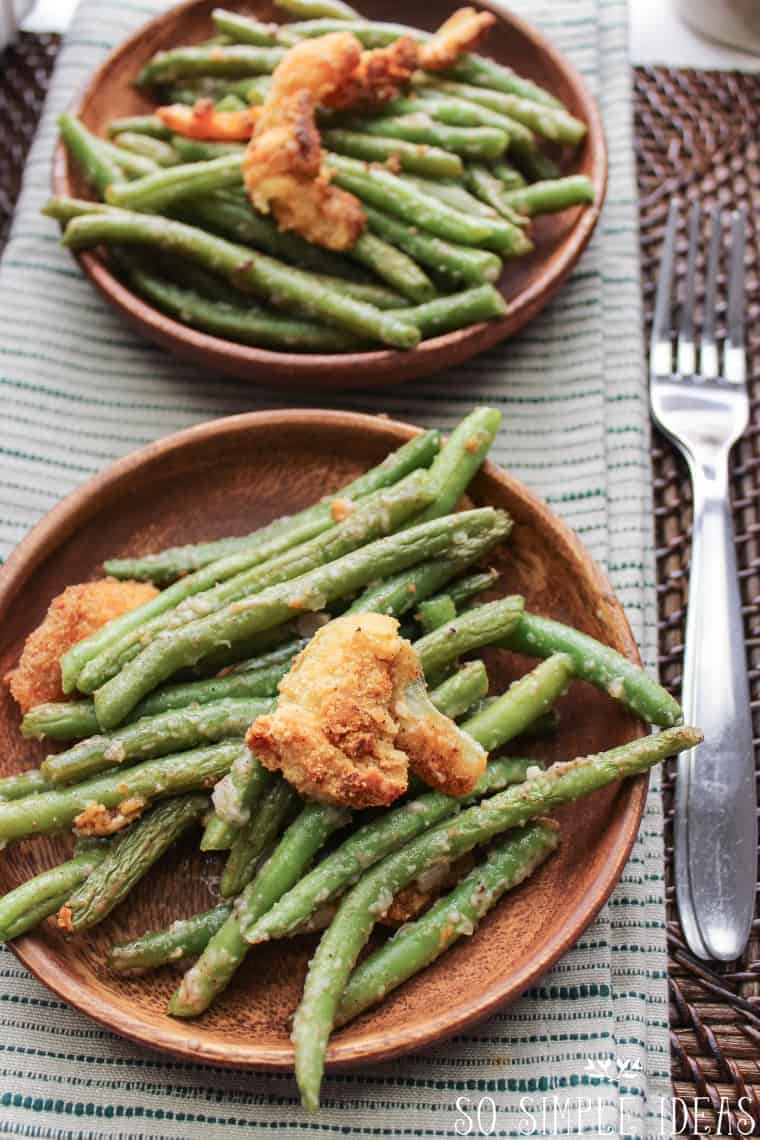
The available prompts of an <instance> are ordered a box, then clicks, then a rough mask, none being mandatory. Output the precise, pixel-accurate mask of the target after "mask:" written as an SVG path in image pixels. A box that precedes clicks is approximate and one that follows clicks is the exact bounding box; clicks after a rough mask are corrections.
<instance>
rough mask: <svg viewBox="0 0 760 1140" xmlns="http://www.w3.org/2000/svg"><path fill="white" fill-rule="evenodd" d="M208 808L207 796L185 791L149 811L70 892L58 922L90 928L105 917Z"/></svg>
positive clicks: (69, 928)
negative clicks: (189, 793) (189, 794)
mask: <svg viewBox="0 0 760 1140" xmlns="http://www.w3.org/2000/svg"><path fill="white" fill-rule="evenodd" d="M207 808H208V800H207V798H206V797H205V796H183V797H179V798H177V799H174V800H168V801H167V802H166V803H162V804H159V805H158V806H157V807H155V808H152V809H151V811H149V812H146V814H145V815H144V816H143V817H142V818H141V819H139V820H138V821H137V823H135V824H134V825H133V826H132V827H130V828H129V829H128V830H127V831H125V832H124V835H123V836H121V838H119V839H117V840H115V842H114V843H113V844H112V845H111V846H109V848H108V852H107V854H106V856H105V858H104V859H102V860H101V862H100V863H99V864H98V866H97V867H96V868H95V869H94V870H93V871H92V873H91V874H90V875H89V876H88V877H87V879H85V881H84V882H83V883H82V884H81V886H79V887H78V888H77V889H76V890H75V891H74V893H73V894H71V895H70V896H69V898H68V901H67V902H66V905H65V906H64V907H63V908H62V910H61V912H60V915H59V924H60V925H63V926H64V927H65V929H67V930H88V929H89V928H90V927H92V926H95V925H97V923H99V922H102V921H103V919H104V918H106V916H107V915H109V914H110V913H111V911H112V910H113V909H114V908H115V907H116V906H118V904H119V903H120V902H122V901H123V899H125V898H126V897H127V895H128V894H129V892H130V891H131V890H132V888H133V887H134V886H135V885H136V884H137V883H139V881H140V879H142V878H143V877H144V876H145V875H146V874H147V873H148V871H150V869H151V867H152V866H153V864H154V863H156V862H157V861H158V860H159V859H160V858H161V856H162V855H163V854H164V852H165V851H167V850H168V849H169V847H171V845H172V844H173V843H174V842H175V840H177V839H178V838H179V836H180V835H181V834H182V832H183V831H185V830H186V829H187V828H188V827H190V826H191V825H192V824H194V823H197V822H198V820H199V819H200V817H201V815H202V814H203V812H204V811H206V809H207Z"/></svg>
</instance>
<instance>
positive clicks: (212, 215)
mask: <svg viewBox="0 0 760 1140" xmlns="http://www.w3.org/2000/svg"><path fill="white" fill-rule="evenodd" d="M182 217H183V219H184V220H187V221H189V222H190V223H191V224H193V225H199V226H201V228H205V229H209V230H211V231H212V232H215V233H219V234H221V235H222V236H223V237H227V238H229V239H230V240H231V241H239V242H242V243H243V244H245V245H252V246H253V247H254V248H255V249H261V250H263V251H264V253H268V254H270V255H271V256H272V257H278V258H280V259H282V260H283V261H292V262H293V264H295V265H298V266H300V267H302V268H303V269H309V270H311V271H312V272H314V273H330V274H333V275H334V276H336V277H338V276H347V275H348V273H350V271H351V270H352V268H353V266H352V265H351V262H350V261H348V260H347V259H346V257H344V256H342V255H341V254H338V253H334V252H333V251H332V250H329V249H323V248H322V247H321V246H317V245H313V244H312V243H311V242H309V241H307V240H306V239H305V238H302V237H301V235H300V234H297V233H293V232H292V231H290V230H279V229H278V228H277V226H276V224H275V223H274V222H273V221H272V219H271V218H266V217H264V215H263V214H257V213H256V211H255V210H254V209H253V207H252V206H251V204H250V202H246V201H243V200H242V199H236V198H234V197H233V195H232V194H231V193H227V192H224V191H222V192H220V193H218V194H211V195H209V196H208V197H206V198H197V199H195V198H194V199H193V200H192V201H191V202H188V203H187V204H184V205H183V208H182ZM347 253H350V251H347Z"/></svg>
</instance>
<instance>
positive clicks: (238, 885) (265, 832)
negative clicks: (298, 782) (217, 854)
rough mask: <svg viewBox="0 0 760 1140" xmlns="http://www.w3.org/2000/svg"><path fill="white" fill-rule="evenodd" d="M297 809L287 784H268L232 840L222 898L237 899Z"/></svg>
mask: <svg viewBox="0 0 760 1140" xmlns="http://www.w3.org/2000/svg"><path fill="white" fill-rule="evenodd" d="M299 805H301V800H300V797H299V795H298V793H297V792H296V790H295V788H293V787H291V785H290V784H289V783H288V782H287V780H283V779H282V778H281V777H279V778H275V779H274V780H272V782H271V784H270V786H269V788H268V789H267V791H266V792H265V794H264V797H263V799H261V800H260V801H259V803H258V804H257V805H256V810H255V811H254V812H252V813H251V818H250V819H249V820H248V822H247V823H244V824H243V826H242V827H240V828H239V829H238V830H237V832H236V833H235V837H234V839H233V840H232V843H231V845H230V853H229V855H228V856H227V862H226V863H225V865H224V871H223V872H222V879H221V883H220V885H219V890H220V893H221V896H222V898H225V899H228V898H232V897H234V896H235V895H239V894H240V892H241V891H242V890H244V889H245V887H246V886H247V885H248V883H250V881H251V879H252V878H253V876H254V875H255V873H256V866H257V864H258V862H259V861H260V859H261V856H262V855H263V853H264V852H265V851H266V850H267V848H269V847H271V845H272V844H273V843H274V842H275V841H276V839H277V838H278V836H279V835H280V833H281V832H282V830H283V828H284V826H285V824H286V823H287V822H288V820H289V819H290V818H291V817H292V816H293V814H294V812H295V811H297V809H298V807H299ZM301 806H303V805H301Z"/></svg>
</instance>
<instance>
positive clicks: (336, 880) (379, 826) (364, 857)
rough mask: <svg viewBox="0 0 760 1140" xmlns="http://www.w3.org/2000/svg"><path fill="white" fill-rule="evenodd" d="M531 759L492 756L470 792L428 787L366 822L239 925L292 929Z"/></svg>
mask: <svg viewBox="0 0 760 1140" xmlns="http://www.w3.org/2000/svg"><path fill="white" fill-rule="evenodd" d="M530 765H531V761H529V760H494V761H492V762H491V763H490V764H489V765H488V767H487V768H486V771H485V772H484V774H483V775H482V776H481V778H480V780H479V781H478V784H477V786H476V788H475V789H474V790H473V792H472V793H470V794H469V795H468V796H462V797H455V796H447V795H444V793H443V792H426V793H424V794H423V795H418V796H416V797H415V798H414V799H412V800H409V801H408V802H407V803H405V804H402V805H400V806H399V807H394V808H391V809H390V810H389V811H387V812H384V813H383V814H382V815H381V816H378V817H377V818H376V819H374V820H372V821H371V822H370V823H366V824H364V825H363V826H362V827H360V828H359V829H358V830H357V831H355V832H354V833H353V834H352V835H350V836H349V837H348V838H347V839H345V840H344V841H343V843H342V844H341V845H340V847H337V848H336V849H335V850H334V851H332V852H331V853H330V854H329V855H328V856H326V858H324V859H323V860H322V861H321V862H320V863H318V864H317V865H316V867H314V869H313V870H312V871H310V872H309V873H308V874H307V875H305V876H304V877H303V878H302V879H300V880H298V881H297V882H295V883H294V885H293V886H292V887H291V888H290V890H289V891H288V892H287V893H286V894H283V896H282V898H281V899H280V900H279V901H277V902H276V903H275V905H274V906H273V907H272V909H271V910H270V911H267V912H266V913H265V914H260V915H257V916H253V915H249V913H248V910H247V908H246V906H245V904H244V903H243V904H242V905H241V907H240V921H241V929H242V931H243V933H244V935H245V937H246V939H247V940H248V942H250V943H252V944H253V943H256V942H266V941H268V940H269V939H274V938H283V937H286V936H287V935H289V934H292V933H294V932H295V931H296V930H297V929H298V928H299V927H300V926H301V925H302V923H304V922H305V921H306V920H307V919H308V918H309V917H310V916H311V915H312V914H313V913H314V912H315V911H316V910H317V909H318V908H319V907H320V906H322V905H323V904H324V903H326V902H328V901H330V900H332V899H335V898H336V897H337V896H338V895H340V894H341V892H342V891H343V890H345V888H346V887H347V886H349V885H350V884H351V883H353V882H355V881H356V880H357V879H358V878H359V877H360V876H361V875H362V873H363V872H364V871H365V870H366V869H367V868H368V867H370V866H372V864H374V863H377V862H378V861H379V860H380V859H383V858H384V857H385V856H386V855H387V854H389V852H391V851H395V850H396V849H397V848H399V847H401V846H402V845H403V844H405V843H407V842H408V841H409V840H410V839H413V838H414V837H415V836H417V835H420V834H422V833H423V832H425V831H426V830H427V829H428V828H430V827H433V826H434V825H435V824H437V823H440V822H441V820H444V819H447V818H449V817H450V816H453V815H454V814H455V813H456V812H457V811H459V809H460V807H461V805H462V804H468V803H473V802H475V801H476V800H478V799H480V798H481V797H483V796H485V795H489V794H491V793H493V792H496V791H501V790H502V789H503V788H505V787H507V786H508V785H509V784H512V783H519V782H520V781H522V780H524V779H525V773H526V771H527V770H528V768H529V767H530Z"/></svg>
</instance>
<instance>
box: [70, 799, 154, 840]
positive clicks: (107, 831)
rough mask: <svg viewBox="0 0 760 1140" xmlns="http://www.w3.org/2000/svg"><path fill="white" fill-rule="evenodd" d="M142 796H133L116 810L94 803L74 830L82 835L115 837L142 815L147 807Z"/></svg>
mask: <svg viewBox="0 0 760 1140" xmlns="http://www.w3.org/2000/svg"><path fill="white" fill-rule="evenodd" d="M146 802H147V801H146V800H144V799H143V798H142V796H132V797H131V798H130V799H127V800H122V801H121V803H120V804H117V806H116V807H115V808H107V807H106V806H105V804H99V803H95V802H94V801H92V802H91V803H89V804H87V806H86V807H85V808H84V810H83V811H80V813H79V815H78V816H77V817H76V819H75V820H74V828H75V829H76V831H77V832H78V833H79V834H80V835H113V834H114V832H116V831H121V830H122V828H124V827H127V826H128V825H129V824H130V823H132V822H134V820H136V819H137V818H138V816H140V815H142V812H143V809H144V808H145V805H146Z"/></svg>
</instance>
